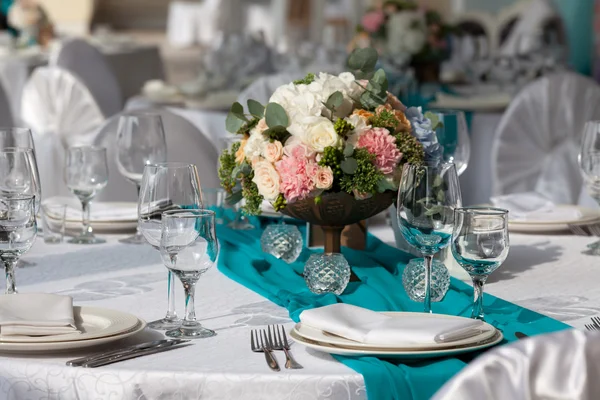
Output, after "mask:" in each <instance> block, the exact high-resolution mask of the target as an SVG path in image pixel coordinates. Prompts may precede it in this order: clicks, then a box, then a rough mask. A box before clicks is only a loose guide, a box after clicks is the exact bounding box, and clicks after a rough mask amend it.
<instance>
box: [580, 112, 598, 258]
mask: <svg viewBox="0 0 600 400" xmlns="http://www.w3.org/2000/svg"><path fill="white" fill-rule="evenodd" d="M579 167H580V169H581V173H582V175H583V181H584V184H585V186H586V188H587V191H588V193H589V195H590V196H591V197H592V198H593V199H594V200H595V201H596V202H597V203H598V204H600V121H590V122H587V123H586V124H585V128H584V131H583V139H582V141H581V150H580V152H579ZM588 247H589V248H590V250H591V252H589V253H590V254H592V255H600V241H598V242H594V243H592V244H589V245H588Z"/></svg>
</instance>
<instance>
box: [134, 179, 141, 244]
mask: <svg viewBox="0 0 600 400" xmlns="http://www.w3.org/2000/svg"><path fill="white" fill-rule="evenodd" d="M135 188H136V190H137V198H138V202H139V200H140V189H141V184H139V183H137V182H136V183H135ZM135 236H136V237H142V231H141V230H140V222H139V213H138V224H137V226H136V227H135Z"/></svg>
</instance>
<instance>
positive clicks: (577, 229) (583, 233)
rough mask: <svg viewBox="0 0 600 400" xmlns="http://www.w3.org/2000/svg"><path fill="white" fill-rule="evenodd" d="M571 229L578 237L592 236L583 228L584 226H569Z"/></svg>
mask: <svg viewBox="0 0 600 400" xmlns="http://www.w3.org/2000/svg"><path fill="white" fill-rule="evenodd" d="M569 229H570V230H571V232H573V233H574V234H575V235H577V236H590V234H589V233H588V232H587V231H586V230H585V229H584V228H583V226H582V225H571V224H569Z"/></svg>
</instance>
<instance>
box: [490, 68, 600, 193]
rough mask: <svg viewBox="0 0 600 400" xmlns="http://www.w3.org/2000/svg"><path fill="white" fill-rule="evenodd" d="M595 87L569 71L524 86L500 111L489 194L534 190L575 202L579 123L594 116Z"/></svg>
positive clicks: (598, 94)
mask: <svg viewBox="0 0 600 400" xmlns="http://www.w3.org/2000/svg"><path fill="white" fill-rule="evenodd" d="M598 104H600V86H598V85H597V84H596V83H595V82H594V81H593V80H591V79H589V78H586V77H584V76H582V75H579V74H575V73H572V72H563V73H557V74H552V75H548V76H546V77H543V78H540V79H538V80H536V81H534V82H533V83H531V84H529V85H528V86H527V87H525V88H524V89H523V90H522V91H521V92H520V93H519V94H518V95H517V96H516V98H515V99H514V100H513V101H512V103H511V104H510V106H509V108H508V109H507V110H506V112H505V113H504V115H503V117H502V120H501V121H500V124H499V125H498V129H497V130H496V135H495V136H496V137H495V140H494V146H493V149H492V172H493V174H494V194H495V195H501V194H510V193H520V192H529V191H535V192H538V193H540V194H542V195H544V196H546V197H547V198H549V199H550V200H552V201H554V202H555V203H557V204H578V203H579V201H580V194H581V193H582V185H583V180H582V177H581V174H580V171H579V166H578V163H577V156H578V153H579V147H580V141H581V136H582V133H583V127H584V125H585V123H586V122H587V121H591V120H598V119H600V108H598Z"/></svg>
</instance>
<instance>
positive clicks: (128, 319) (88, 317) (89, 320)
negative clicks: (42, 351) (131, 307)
mask: <svg viewBox="0 0 600 400" xmlns="http://www.w3.org/2000/svg"><path fill="white" fill-rule="evenodd" d="M73 316H74V317H75V326H76V327H77V329H79V330H80V331H81V333H69V334H66V335H55V336H0V343H1V344H3V343H51V342H73V341H81V340H90V339H97V338H104V337H109V336H114V335H119V334H122V333H124V332H128V331H130V330H132V329H134V328H135V327H136V326H137V325H138V324H139V322H140V320H139V318H138V317H136V316H135V315H132V314H128V313H124V312H121V311H116V310H110V309H107V308H97V307H78V306H75V307H73Z"/></svg>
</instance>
